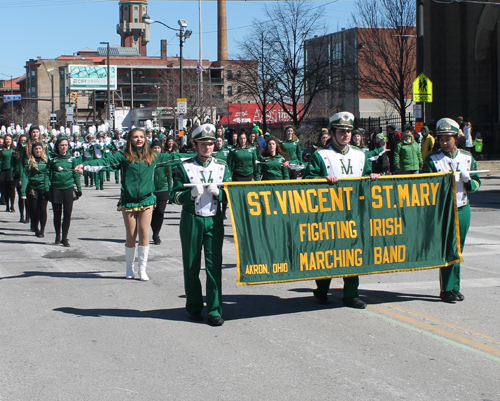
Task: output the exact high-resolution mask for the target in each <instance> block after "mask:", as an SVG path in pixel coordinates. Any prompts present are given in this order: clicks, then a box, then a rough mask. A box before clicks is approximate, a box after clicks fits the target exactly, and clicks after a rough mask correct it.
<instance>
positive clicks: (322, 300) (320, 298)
mask: <svg viewBox="0 0 500 401" xmlns="http://www.w3.org/2000/svg"><path fill="white" fill-rule="evenodd" d="M314 298H315V299H316V302H317V303H318V304H320V305H328V304H329V303H330V300H329V299H328V295H316V294H314Z"/></svg>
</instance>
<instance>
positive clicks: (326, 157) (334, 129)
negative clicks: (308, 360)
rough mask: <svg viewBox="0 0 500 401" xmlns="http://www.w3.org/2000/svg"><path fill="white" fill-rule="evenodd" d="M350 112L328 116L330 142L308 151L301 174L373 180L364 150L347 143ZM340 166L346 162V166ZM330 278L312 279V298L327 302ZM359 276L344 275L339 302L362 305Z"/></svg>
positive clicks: (334, 179)
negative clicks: (315, 286)
mask: <svg viewBox="0 0 500 401" xmlns="http://www.w3.org/2000/svg"><path fill="white" fill-rule="evenodd" d="M353 128H354V115H353V114H351V113H349V112H345V111H344V112H340V113H337V114H334V115H333V116H331V117H330V135H331V137H332V141H331V144H330V146H329V147H328V148H326V149H321V150H319V151H317V152H315V153H313V154H312V155H311V159H310V160H309V164H308V165H307V167H306V171H305V174H304V177H305V178H321V177H323V178H326V179H327V180H328V182H329V183H330V184H336V183H337V182H338V180H339V178H347V177H361V176H370V178H371V180H372V181H374V180H376V179H377V178H378V177H379V174H373V173H372V172H371V166H370V162H369V160H368V159H367V158H366V155H365V153H364V152H363V151H362V150H360V149H358V148H356V147H352V146H350V145H349V142H350V141H351V135H352V129H353ZM344 166H348V168H347V169H346V168H345V167H344ZM330 282H331V279H329V278H328V279H321V280H316V284H317V286H318V288H317V289H315V290H314V296H315V297H316V300H317V301H318V302H319V303H321V304H323V305H325V304H328V303H329V300H328V289H329V288H330ZM358 286H359V277H358V276H354V277H344V296H343V297H342V302H343V304H344V305H345V306H349V307H351V308H357V309H364V308H366V303H365V302H363V301H362V300H361V299H359V293H358Z"/></svg>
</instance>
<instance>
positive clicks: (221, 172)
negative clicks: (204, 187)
mask: <svg viewBox="0 0 500 401" xmlns="http://www.w3.org/2000/svg"><path fill="white" fill-rule="evenodd" d="M200 167H203V168H205V169H206V170H209V171H210V173H208V174H209V176H208V177H205V172H200V173H197V171H201V168H200ZM196 174H200V175H199V176H197V175H196ZM227 181H231V174H230V172H229V169H228V166H227V164H226V162H225V161H223V160H220V159H216V158H215V157H212V158H210V160H208V161H207V163H205V164H203V163H202V161H201V160H200V159H199V158H198V157H193V158H191V159H188V160H185V161H184V162H182V164H180V165H179V166H178V169H177V175H176V177H175V181H174V186H173V188H172V192H171V193H170V198H171V199H172V200H173V202H174V203H176V204H178V205H182V210H183V211H185V212H188V213H190V214H193V215H198V216H203V217H209V216H215V215H218V214H220V213H221V209H220V202H227V199H226V193H225V192H224V190H223V189H222V187H221V188H220V189H219V199H218V200H216V199H213V195H212V194H209V193H208V192H207V191H205V193H204V194H203V195H202V196H201V199H200V202H198V204H197V203H196V202H195V199H193V198H192V197H191V189H192V188H190V187H184V184H189V183H198V182H207V183H209V182H213V183H221V182H227Z"/></svg>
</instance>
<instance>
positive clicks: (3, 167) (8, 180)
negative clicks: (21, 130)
mask: <svg viewBox="0 0 500 401" xmlns="http://www.w3.org/2000/svg"><path fill="white" fill-rule="evenodd" d="M13 155H14V143H13V142H12V136H11V135H10V134H7V135H5V136H4V140H3V149H2V150H1V151H0V184H1V185H2V197H3V199H4V201H5V211H6V212H15V209H14V199H15V198H16V187H15V185H14V170H15V159H14V158H13ZM9 204H10V207H9Z"/></svg>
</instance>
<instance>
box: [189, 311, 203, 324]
mask: <svg viewBox="0 0 500 401" xmlns="http://www.w3.org/2000/svg"><path fill="white" fill-rule="evenodd" d="M189 318H190V319H191V320H192V321H193V322H202V321H203V316H201V312H193V313H190V314H189Z"/></svg>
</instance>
